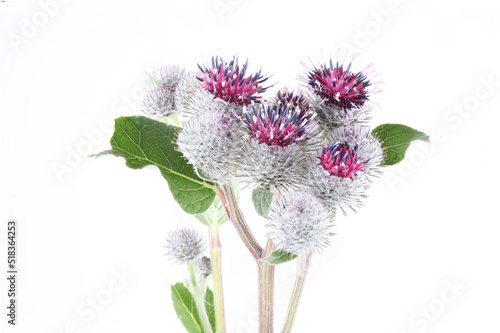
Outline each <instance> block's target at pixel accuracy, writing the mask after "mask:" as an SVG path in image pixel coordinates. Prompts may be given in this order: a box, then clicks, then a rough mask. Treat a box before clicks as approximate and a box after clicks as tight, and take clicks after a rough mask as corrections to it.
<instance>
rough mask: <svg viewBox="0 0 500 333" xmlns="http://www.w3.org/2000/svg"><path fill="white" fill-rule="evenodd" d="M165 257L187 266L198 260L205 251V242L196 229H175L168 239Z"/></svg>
mask: <svg viewBox="0 0 500 333" xmlns="http://www.w3.org/2000/svg"><path fill="white" fill-rule="evenodd" d="M166 241H167V245H165V246H164V247H165V248H166V249H167V252H166V253H165V255H166V256H167V257H168V258H169V259H170V260H172V261H174V262H175V263H178V264H187V263H188V262H190V261H193V260H196V259H198V258H199V257H200V256H201V255H202V254H203V252H204V251H205V247H206V246H205V240H204V238H203V236H202V235H201V234H200V233H199V232H198V231H197V230H195V229H191V228H179V229H175V230H173V231H172V232H170V234H169V235H168V237H167V238H166Z"/></svg>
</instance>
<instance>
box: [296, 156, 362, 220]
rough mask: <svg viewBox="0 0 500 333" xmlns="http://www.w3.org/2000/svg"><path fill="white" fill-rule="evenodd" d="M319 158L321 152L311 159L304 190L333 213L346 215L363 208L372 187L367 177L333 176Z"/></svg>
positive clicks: (303, 184) (303, 186)
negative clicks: (363, 202) (348, 211)
mask: <svg viewBox="0 0 500 333" xmlns="http://www.w3.org/2000/svg"><path fill="white" fill-rule="evenodd" d="M319 157H321V151H320V152H319V153H317V154H315V155H313V156H312V157H311V158H310V160H309V163H308V166H307V168H306V172H305V175H304V177H303V178H302V189H303V190H304V191H307V192H309V193H311V194H313V195H314V196H315V197H316V198H318V199H319V200H320V201H321V202H322V203H323V204H324V205H325V206H326V207H328V208H329V209H330V211H331V212H332V213H336V212H338V211H339V210H341V211H342V212H343V213H344V215H345V214H346V213H347V210H353V211H356V208H357V207H361V205H362V200H363V199H364V198H365V197H366V195H365V192H366V190H367V188H368V187H369V185H370V182H369V180H368V177H367V175H366V174H365V173H364V172H358V173H357V175H356V176H354V177H353V178H352V179H351V178H346V177H344V178H342V177H338V176H336V175H332V174H330V171H329V170H326V169H325V168H324V167H323V165H320V164H319V163H318V158H319Z"/></svg>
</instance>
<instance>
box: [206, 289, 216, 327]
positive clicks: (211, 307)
mask: <svg viewBox="0 0 500 333" xmlns="http://www.w3.org/2000/svg"><path fill="white" fill-rule="evenodd" d="M205 309H206V310H207V315H208V321H210V326H212V331H213V333H215V303H214V293H213V291H212V290H210V288H209V287H207V292H206V294H205Z"/></svg>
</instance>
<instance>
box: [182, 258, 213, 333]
mask: <svg viewBox="0 0 500 333" xmlns="http://www.w3.org/2000/svg"><path fill="white" fill-rule="evenodd" d="M187 267H188V273H189V280H190V283H189V286H190V287H191V294H192V295H193V300H194V304H195V306H196V310H197V311H198V315H199V316H200V323H201V327H202V328H203V332H204V333H212V326H211V325H210V321H209V320H208V315H207V311H206V309H205V291H206V289H205V288H206V285H205V284H199V283H198V282H197V280H196V275H195V273H194V265H193V262H192V261H190V262H189V263H188V264H187Z"/></svg>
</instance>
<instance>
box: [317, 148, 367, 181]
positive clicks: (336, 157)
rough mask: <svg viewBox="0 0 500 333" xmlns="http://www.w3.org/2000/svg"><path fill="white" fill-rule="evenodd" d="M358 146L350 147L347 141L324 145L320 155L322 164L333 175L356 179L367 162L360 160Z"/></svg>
mask: <svg viewBox="0 0 500 333" xmlns="http://www.w3.org/2000/svg"><path fill="white" fill-rule="evenodd" d="M357 150H358V146H357V145H356V146H355V147H354V148H351V147H349V145H348V144H347V142H346V143H340V142H336V143H333V144H331V145H329V146H326V147H325V146H324V147H323V149H322V151H321V155H320V156H319V157H318V159H319V160H320V162H319V165H321V166H322V167H323V168H324V169H325V170H326V171H328V172H329V173H330V175H331V176H336V177H340V178H342V179H343V178H350V179H354V176H356V174H357V173H358V172H359V171H363V168H364V167H365V164H366V163H367V162H368V160H367V161H364V162H360V161H359V156H358V153H357Z"/></svg>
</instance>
